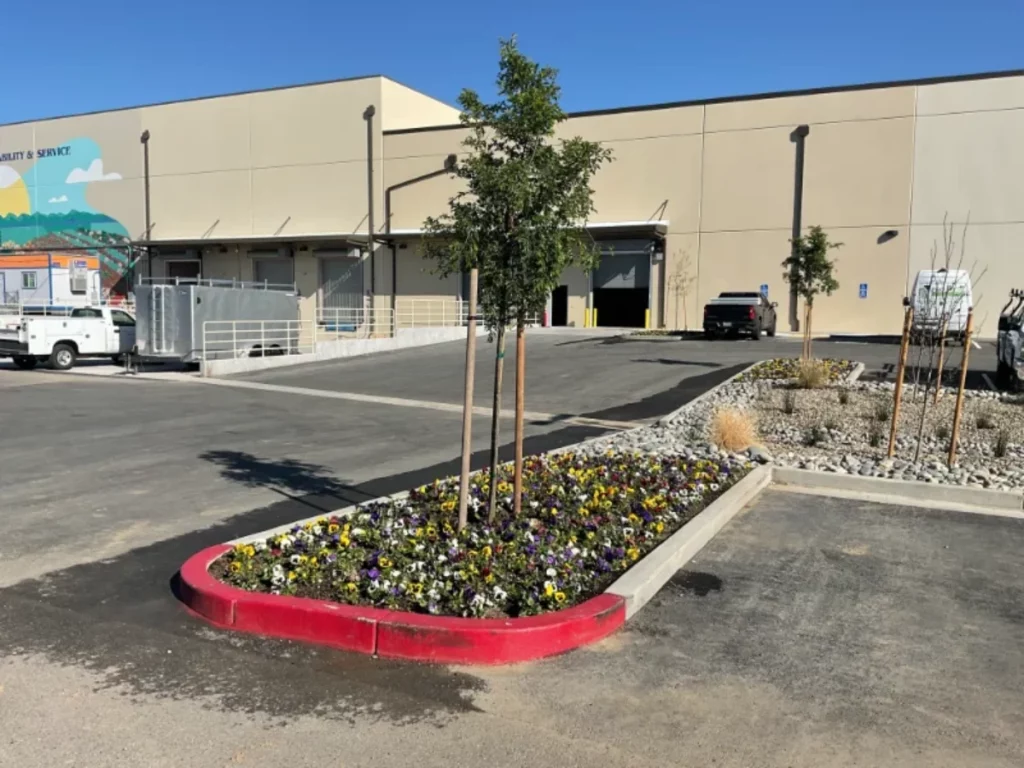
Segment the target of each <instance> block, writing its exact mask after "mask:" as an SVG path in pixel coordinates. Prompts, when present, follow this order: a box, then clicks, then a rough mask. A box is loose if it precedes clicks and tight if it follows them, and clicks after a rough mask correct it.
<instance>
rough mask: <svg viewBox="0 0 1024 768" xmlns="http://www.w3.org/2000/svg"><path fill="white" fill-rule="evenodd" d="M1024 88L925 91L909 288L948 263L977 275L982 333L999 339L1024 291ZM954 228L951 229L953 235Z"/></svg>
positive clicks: (1008, 81) (1006, 82) (959, 86)
mask: <svg viewBox="0 0 1024 768" xmlns="http://www.w3.org/2000/svg"><path fill="white" fill-rule="evenodd" d="M1022 137H1024V78H1022V77H1015V78H1001V79H994V80H985V81H979V82H970V81H966V82H958V83H944V84H940V85H928V86H921V87H919V88H918V96H917V121H916V130H915V134H914V143H915V146H914V183H913V197H914V204H913V216H912V227H911V232H910V241H911V249H910V264H909V269H908V275H907V280H908V282H909V281H912V280H913V278H914V275H915V274H916V273H917V271H918V270H920V269H927V268H929V267H930V266H931V264H932V263H933V253H934V254H935V259H936V262H937V264H938V266H942V265H943V264H944V263H945V260H946V252H947V246H946V241H947V238H948V237H952V247H951V248H949V251H950V261H951V265H952V266H957V265H958V264H962V268H963V269H968V270H971V271H972V273H973V277H974V279H973V282H974V289H973V292H974V305H975V324H976V327H977V328H978V330H979V332H980V334H981V335H982V336H994V335H995V334H996V331H997V322H998V318H999V311H1000V309H1001V308H1002V306H1003V305H1004V304H1005V303H1006V301H1007V293H1008V291H1009V290H1010V288H1024V260H1022V258H1021V254H1022V244H1024V141H1022ZM944 222H945V225H944Z"/></svg>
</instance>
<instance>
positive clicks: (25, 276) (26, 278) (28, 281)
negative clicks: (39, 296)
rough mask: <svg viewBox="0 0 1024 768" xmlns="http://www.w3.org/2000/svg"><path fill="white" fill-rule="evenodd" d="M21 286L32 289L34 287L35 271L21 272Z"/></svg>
mask: <svg viewBox="0 0 1024 768" xmlns="http://www.w3.org/2000/svg"><path fill="white" fill-rule="evenodd" d="M21 287H22V288H28V289H30V290H34V289H35V287H36V273H35V272H22V273H21Z"/></svg>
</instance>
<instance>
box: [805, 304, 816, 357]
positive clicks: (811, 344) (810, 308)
mask: <svg viewBox="0 0 1024 768" xmlns="http://www.w3.org/2000/svg"><path fill="white" fill-rule="evenodd" d="M813 312H814V305H813V304H808V305H807V359H808V360H810V359H812V357H813V352H814V339H813V337H812V336H811V323H812V321H813Z"/></svg>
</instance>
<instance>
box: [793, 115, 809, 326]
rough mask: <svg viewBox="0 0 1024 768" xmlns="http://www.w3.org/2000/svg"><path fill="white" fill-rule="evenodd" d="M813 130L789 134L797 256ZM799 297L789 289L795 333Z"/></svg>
mask: <svg viewBox="0 0 1024 768" xmlns="http://www.w3.org/2000/svg"><path fill="white" fill-rule="evenodd" d="M810 132H811V129H810V127H809V126H806V125H798V126H797V127H796V128H795V129H794V130H793V132H792V133H791V134H789V140H790V141H792V142H793V143H794V144H796V174H795V178H794V179H793V238H792V240H793V245H792V249H791V253H793V254H796V241H797V240H798V239H799V238H800V234H801V232H802V230H803V224H802V222H801V219H802V218H803V210H804V144H805V142H806V139H807V136H808V134H810ZM795 271H796V264H795V263H794V264H793V268H792V270H791V271H790V274H791V275H792V274H793V272H795ZM793 284H794V281H792V280H791V281H790V286H792V285H793ZM798 302H799V297H798V296H797V295H796V290H795V289H794V288H792V287H790V289H789V327H790V330H792V331H793V332H794V333H796V332H797V331H799V330H800V312H799V308H798V307H797V304H798Z"/></svg>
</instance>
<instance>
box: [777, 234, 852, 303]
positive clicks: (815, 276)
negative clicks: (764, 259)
mask: <svg viewBox="0 0 1024 768" xmlns="http://www.w3.org/2000/svg"><path fill="white" fill-rule="evenodd" d="M842 245H843V244H842V243H832V242H829V239H828V235H826V234H825V230H823V229H822V228H821V227H819V226H814V227H811V230H810V232H808V233H807V234H806V235H803V236H801V237H798V238H796V240H794V241H793V250H792V252H791V253H790V255H789V257H788V258H787V259H786V260H785V261H783V262H782V266H783V267H784V268H785V270H786V271H785V273H784V274H783V277H784V278H785V279H786V282H788V283H789V285H790V287H791V288H792V289H793V290H794V291H795V292H796V294H797V295H798V296H800V297H802V298H803V300H804V301H806V302H807V304H808V305H809V306H813V305H814V298H815V297H816V296H817V295H818V294H821V293H824V294H825V295H826V296H831V295H832V294H833V293H834V292H835V291H836V290H837V289H838V288H839V281H838V280H836V279H835V276H834V275H833V274H832V270H833V268H834V267H835V261H833V260H832V259H830V258H829V256H828V252H829V251H831V250H833V249H835V248H841V247H842Z"/></svg>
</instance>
